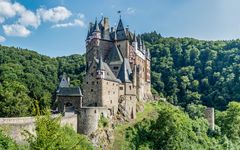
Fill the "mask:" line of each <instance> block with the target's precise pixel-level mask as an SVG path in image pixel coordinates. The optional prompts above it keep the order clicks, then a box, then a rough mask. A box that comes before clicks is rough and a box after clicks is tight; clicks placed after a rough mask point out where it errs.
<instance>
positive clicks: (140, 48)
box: [138, 36, 143, 51]
mask: <svg viewBox="0 0 240 150" xmlns="http://www.w3.org/2000/svg"><path fill="white" fill-rule="evenodd" d="M138 46H139V50H140V51H142V49H143V44H142V39H141V37H140V36H139V37H138Z"/></svg>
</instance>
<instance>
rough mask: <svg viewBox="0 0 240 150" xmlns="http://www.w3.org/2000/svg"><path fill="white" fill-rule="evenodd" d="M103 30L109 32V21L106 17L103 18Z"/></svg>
mask: <svg viewBox="0 0 240 150" xmlns="http://www.w3.org/2000/svg"><path fill="white" fill-rule="evenodd" d="M103 21H104V29H105V30H108V31H109V21H108V17H104V20H103Z"/></svg>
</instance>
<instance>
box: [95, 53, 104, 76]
mask: <svg viewBox="0 0 240 150" xmlns="http://www.w3.org/2000/svg"><path fill="white" fill-rule="evenodd" d="M98 57H99V58H98V66H97V75H96V78H97V79H103V78H104V77H105V69H104V67H103V58H102V50H100V49H98Z"/></svg>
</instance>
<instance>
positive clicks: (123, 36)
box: [116, 18, 127, 40]
mask: <svg viewBox="0 0 240 150" xmlns="http://www.w3.org/2000/svg"><path fill="white" fill-rule="evenodd" d="M116 31H117V39H118V40H127V34H126V31H125V29H124V26H123V23H122V19H121V18H120V20H119V22H118V26H117V30H116Z"/></svg>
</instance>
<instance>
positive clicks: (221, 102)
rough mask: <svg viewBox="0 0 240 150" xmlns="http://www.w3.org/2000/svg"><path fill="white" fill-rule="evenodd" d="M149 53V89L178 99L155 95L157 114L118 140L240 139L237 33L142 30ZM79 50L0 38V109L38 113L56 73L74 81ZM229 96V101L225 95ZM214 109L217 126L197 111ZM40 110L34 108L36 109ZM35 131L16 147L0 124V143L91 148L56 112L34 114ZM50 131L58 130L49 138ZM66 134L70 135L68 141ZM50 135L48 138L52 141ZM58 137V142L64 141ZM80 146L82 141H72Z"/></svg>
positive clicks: (177, 143)
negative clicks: (208, 36) (56, 53)
mask: <svg viewBox="0 0 240 150" xmlns="http://www.w3.org/2000/svg"><path fill="white" fill-rule="evenodd" d="M142 37H143V39H144V41H145V43H146V45H147V47H149V48H150V52H151V56H152V64H151V69H152V87H153V88H152V91H153V93H154V94H159V95H160V96H163V97H166V98H167V100H168V101H169V102H170V103H172V104H174V105H179V106H178V107H175V106H173V105H171V104H167V103H162V102H159V103H158V104H155V105H156V112H157V115H155V116H153V117H150V119H144V120H143V121H141V122H138V123H136V124H135V125H134V126H132V127H129V128H128V129H127V130H126V133H125V134H126V137H125V138H126V143H125V144H126V145H125V148H126V149H128V148H131V149H141V148H142V149H159V148H160V149H191V148H195V149H196V148H197V149H234V148H235V149H237V147H240V146H239V145H240V143H239V139H240V134H239V133H240V130H239V127H240V120H239V115H240V104H239V103H236V102H232V101H239V100H240V86H239V85H240V78H239V77H240V74H239V72H240V55H239V54H240V40H232V41H202V40H196V39H192V38H163V37H161V35H160V34H157V33H156V32H152V33H146V34H143V35H142ZM84 71H85V57H84V55H71V56H64V57H57V58H50V57H47V56H44V55H40V54H38V53H36V52H34V51H29V50H26V49H21V48H14V47H6V46H0V117H12V116H28V115H36V114H39V113H41V114H43V113H44V110H45V108H51V107H52V106H53V101H54V99H55V96H54V95H55V91H56V88H57V86H58V83H59V77H60V76H61V75H62V74H63V73H64V72H65V73H67V74H68V75H69V76H70V78H71V85H72V86H79V85H80V86H81V82H82V78H83V75H84ZM229 102H230V103H229ZM203 105H206V106H213V107H215V108H217V109H218V110H221V112H220V111H217V113H216V130H215V131H211V130H209V128H208V124H207V122H206V120H205V119H204V118H203V110H204V108H205V107H206V106H203ZM39 111H40V112H39ZM36 125H37V126H38V131H37V135H31V134H29V135H28V143H29V145H28V146H29V147H24V148H21V147H19V145H17V144H16V143H15V142H14V141H13V140H12V139H10V138H9V137H8V136H6V135H5V134H4V132H3V131H2V130H0V149H1V148H2V149H27V148H29V149H38V148H39V147H51V146H52V147H57V146H59V147H58V148H60V147H64V146H66V145H67V146H77V144H78V142H83V143H81V146H84V148H85V147H88V148H90V149H92V147H91V144H89V142H88V141H87V140H86V139H85V137H82V136H79V135H77V134H75V133H74V131H73V130H72V129H71V128H69V127H60V126H59V119H51V118H50V117H49V116H48V115H47V116H45V117H43V118H42V119H38V121H37V124H36ZM50 136H57V137H59V136H62V138H61V139H58V140H54V138H49V137H50ZM72 137H74V139H76V140H75V141H72V140H71V139H72ZM51 140H53V141H51ZM63 141H64V142H65V143H64V142H63ZM77 148H79V149H81V148H82V147H77Z"/></svg>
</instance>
